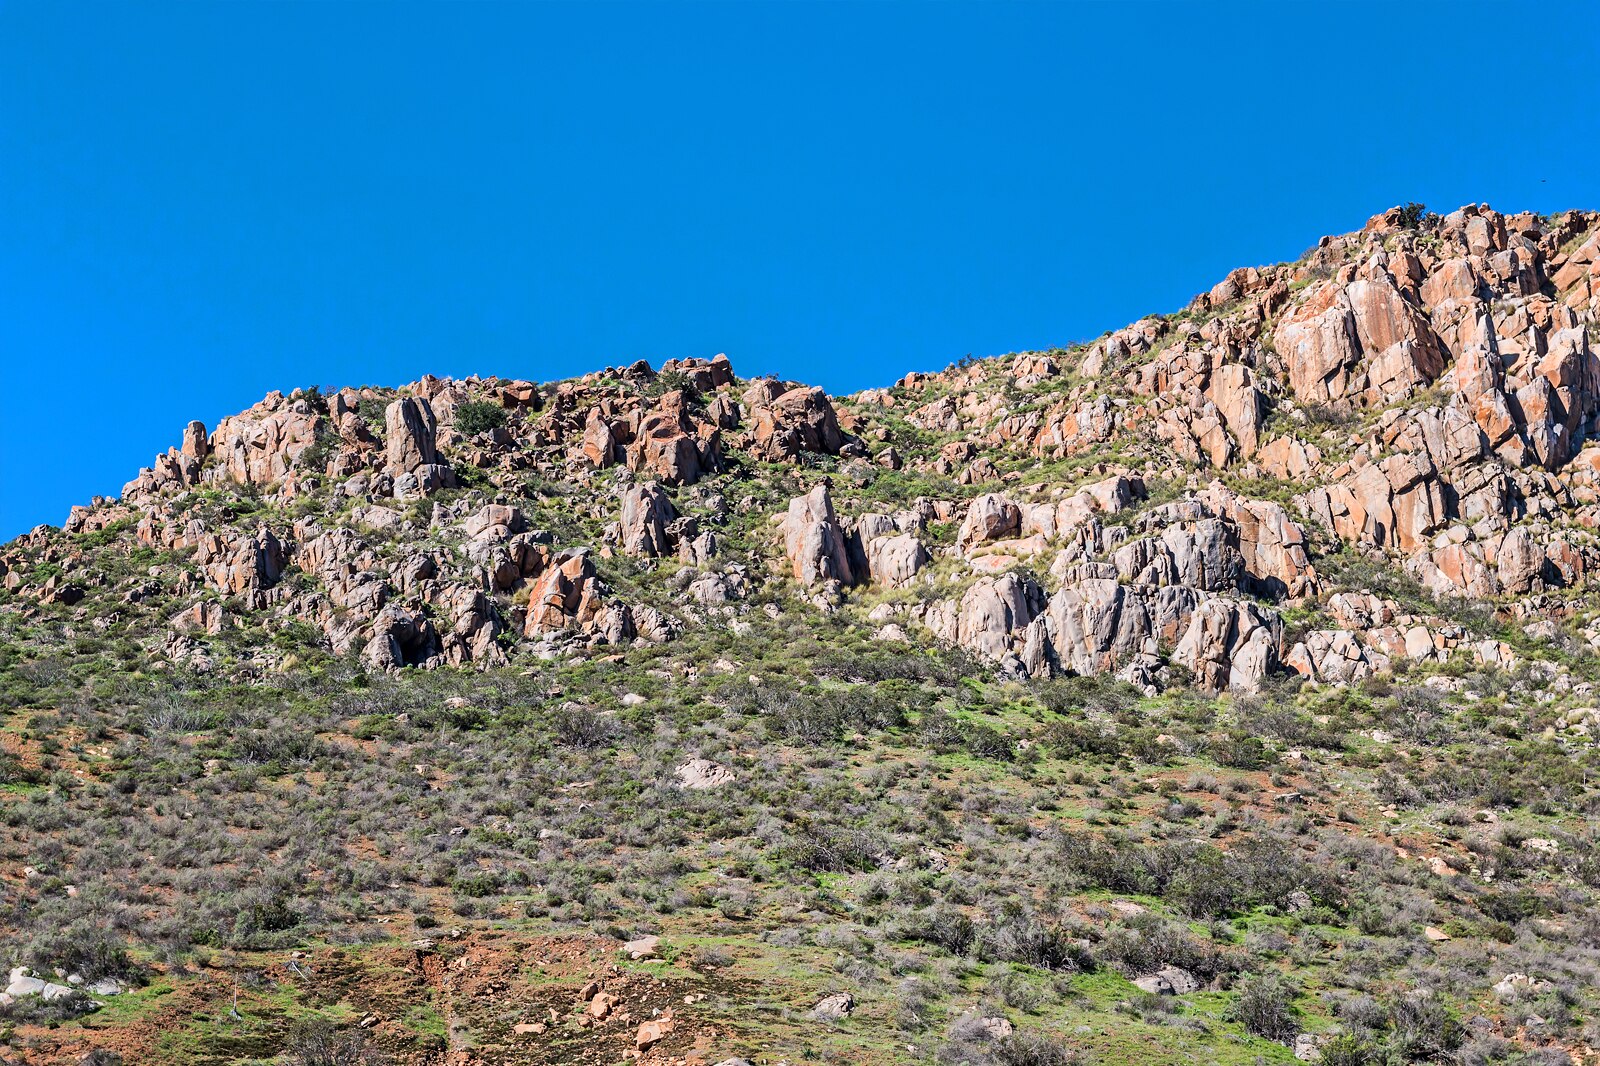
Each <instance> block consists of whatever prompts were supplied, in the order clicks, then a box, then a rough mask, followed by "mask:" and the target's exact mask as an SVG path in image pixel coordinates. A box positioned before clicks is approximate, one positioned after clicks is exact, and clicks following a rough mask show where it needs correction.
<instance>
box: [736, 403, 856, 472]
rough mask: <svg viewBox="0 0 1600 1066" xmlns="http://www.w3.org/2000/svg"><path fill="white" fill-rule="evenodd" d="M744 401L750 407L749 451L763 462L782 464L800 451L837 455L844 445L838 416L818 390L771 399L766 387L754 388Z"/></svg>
mask: <svg viewBox="0 0 1600 1066" xmlns="http://www.w3.org/2000/svg"><path fill="white" fill-rule="evenodd" d="M745 402H746V404H748V405H750V407H751V412H750V420H751V432H750V450H751V451H753V452H755V453H756V454H757V455H759V456H761V457H762V458H764V459H768V460H770V461H773V462H782V461H785V460H791V459H794V458H796V457H797V456H799V455H800V454H801V453H802V452H816V453H820V454H823V455H838V454H839V449H840V448H842V447H843V446H844V434H843V433H842V432H841V431H840V429H839V419H838V415H837V414H836V413H835V412H834V409H833V404H832V403H831V402H830V401H829V400H828V395H827V393H825V392H823V391H822V390H821V389H819V388H815V387H813V388H797V389H789V390H788V391H786V392H783V393H781V394H779V395H777V396H773V395H772V390H771V387H770V386H769V387H765V388H763V387H762V386H759V385H758V386H757V388H756V389H752V390H751V391H750V392H747V393H745Z"/></svg>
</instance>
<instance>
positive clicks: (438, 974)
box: [0, 932, 749, 1066]
mask: <svg viewBox="0 0 1600 1066" xmlns="http://www.w3.org/2000/svg"><path fill="white" fill-rule="evenodd" d="M620 946H621V945H620V944H619V943H618V942H617V941H615V940H610V939H606V938H603V937H599V936H594V935H579V936H570V937H532V936H527V935H519V934H513V933H504V934H501V933H495V932H476V933H465V934H462V935H461V936H459V937H458V938H455V939H451V938H449V937H441V938H439V940H438V941H437V943H436V944H435V945H433V946H432V947H421V948H418V947H412V946H393V945H384V946H377V947H365V948H322V949H318V950H315V951H311V952H306V953H303V954H302V955H301V957H293V956H291V955H289V953H275V954H273V955H270V956H268V955H262V956H257V957H253V958H251V959H250V960H249V962H248V967H249V968H248V969H245V968H240V969H239V970H226V969H221V968H213V969H208V970H207V971H205V972H204V973H202V974H200V975H198V976H194V977H189V978H180V979H178V980H176V981H175V982H173V983H172V986H171V987H172V991H171V992H170V993H168V994H167V995H164V996H162V997H161V998H160V1000H159V1001H158V1003H157V1004H156V1005H155V1006H153V1007H152V1008H151V1009H150V1011H149V1012H148V1013H146V1014H145V1015H144V1016H142V1017H140V1018H139V1019H137V1020H134V1021H130V1022H128V1023H126V1024H122V1025H107V1024H105V1023H104V1022H102V1021H97V1019H96V1018H95V1016H93V1015H90V1016H88V1017H86V1018H84V1019H81V1020H80V1021H78V1022H73V1023H67V1024H64V1025H62V1026H61V1027H60V1028H58V1029H48V1028H43V1027H38V1026H23V1027H19V1029H18V1031H17V1034H16V1039H15V1040H14V1041H13V1043H12V1045H11V1048H10V1049H9V1052H10V1054H9V1057H8V1059H7V1060H0V1061H10V1062H15V1063H27V1064H30V1066H31V1064H34V1063H39V1064H46V1063H48V1064H57V1063H77V1062H78V1061H79V1060H80V1059H81V1058H82V1056H83V1055H84V1054H85V1053H86V1052H87V1051H89V1050H90V1049H91V1048H103V1049H106V1050H110V1051H115V1052H117V1053H118V1054H120V1055H122V1057H123V1059H124V1061H125V1062H127V1063H130V1064H132V1063H155V1062H167V1063H179V1062H181V1063H186V1064H194V1066H199V1064H210V1063H218V1064H220V1063H226V1062H230V1061H237V1059H239V1058H247V1057H258V1056H259V1057H270V1056H271V1055H273V1054H275V1053H277V1052H278V1051H280V1050H282V1048H283V1046H284V1040H285V1038H286V1036H287V1034H288V1032H289V1031H290V1029H291V1028H292V1026H293V1024H294V1023H295V1021H297V1020H298V1018H300V1017H302V1016H304V1015H306V1014H309V1013H311V1012H312V1011H315V1010H322V1011H328V1012H335V1013H338V1014H340V1015H343V1016H346V1017H348V1018H349V1022H348V1024H351V1025H356V1026H359V1028H361V1029H362V1031H363V1032H365V1033H366V1035H367V1038H368V1040H369V1042H370V1043H371V1044H372V1045H373V1046H375V1047H377V1048H379V1049H381V1050H382V1051H383V1052H385V1053H386V1054H387V1055H388V1056H389V1057H390V1059H391V1061H392V1062H394V1063H396V1064H404V1066H468V1064H472V1066H478V1064H480V1063H481V1064H488V1066H496V1064H507V1066H511V1064H528V1066H537V1064H550V1066H554V1064H593V1066H601V1064H612V1063H616V1062H619V1061H622V1060H623V1059H626V1058H632V1059H634V1060H636V1061H637V1062H638V1063H639V1064H640V1066H692V1064H697V1063H705V1062H715V1061H718V1060H719V1059H722V1058H725V1057H727V1056H728V1055H731V1054H732V1053H733V1045H734V1043H735V1040H736V1032H735V1029H734V1027H733V1025H732V1024H731V1023H729V1022H728V1021H726V1020H725V1018H724V1017H719V1015H723V1014H724V1012H725V1011H726V1010H727V1008H730V1007H734V1006H736V1005H737V1004H738V1003H739V1002H741V1001H743V1000H744V999H745V998H746V993H748V992H749V989H748V988H746V987H744V986H745V984H747V983H745V982H736V981H730V980H726V979H721V978H718V977H716V976H714V975H713V976H705V975H702V974H699V973H695V972H693V971H691V970H688V969H685V968H683V967H681V966H674V967H671V968H670V969H669V970H668V971H667V972H665V973H663V975H662V976H661V977H657V976H654V975H652V974H650V973H648V972H645V971H643V970H640V969H637V968H625V967H624V966H623V965H622V964H621V963H622V956H621V955H620V954H619V950H618V949H619V948H620ZM291 964H292V965H291ZM252 975H254V976H252ZM261 975H265V976H261ZM166 983H167V982H166V981H162V982H161V984H163V985H165V984H166ZM236 987H237V988H238V989H239V993H238V994H239V1010H240V1012H241V1014H242V1015H243V1016H244V1017H245V1019H246V1020H247V1021H246V1023H241V1024H239V1025H238V1026H237V1027H236V1028H237V1030H238V1031H237V1033H236V1034H234V1035H233V1036H231V1037H230V1036H228V1035H227V1034H226V1033H225V1032H222V1030H226V1029H228V1024H227V1023H226V1022H225V1021H223V1019H225V1018H226V1017H227V1016H228V1012H229V1010H230V1008H231V1006H232V1000H233V996H234V993H235V988H236ZM586 990H587V992H588V995H589V996H592V995H594V994H598V993H603V994H604V995H605V996H606V997H607V998H608V1000H609V1002H610V1005H611V1006H610V1009H609V1010H608V1011H605V1012H603V1016H602V1017H598V1018H597V1017H595V1016H594V1014H595V1013H600V1012H591V1011H590V1010H589V1003H588V997H587V996H586V995H585V992H586ZM286 998H287V999H289V1000H290V1001H291V1002H292V1003H293V1004H294V1007H292V1008H287V1009H286V1008H285V1007H284V1006H283V1003H284V1001H285V999H286ZM646 1022H656V1023H664V1024H661V1025H660V1026H659V1027H660V1028H661V1029H662V1030H664V1032H663V1033H662V1034H661V1036H660V1038H659V1039H658V1040H656V1041H655V1042H653V1043H651V1044H650V1045H649V1046H648V1047H647V1048H645V1049H644V1050H642V1051H640V1050H639V1049H638V1047H637V1036H638V1033H639V1030H640V1027H641V1025H643V1024H644V1023H646ZM183 1030H193V1031H194V1037H195V1038H194V1039H193V1040H192V1041H184V1042H183V1050H182V1051H174V1050H173V1034H174V1033H175V1032H178V1031H183Z"/></svg>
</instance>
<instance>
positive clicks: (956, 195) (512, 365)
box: [0, 0, 1600, 538]
mask: <svg viewBox="0 0 1600 1066" xmlns="http://www.w3.org/2000/svg"><path fill="white" fill-rule="evenodd" d="M1597 7H1600V5H1594V4H1581V5H1580V4H1572V5H1567V6H1558V5H1537V6H1535V5H1528V6H1526V7H1524V6H1522V5H1518V4H1512V3H1500V4H1486V5H1482V6H1477V7H1474V6H1472V5H1470V4H1463V3H1447V4H1440V5H1437V6H1420V5H1418V6H1408V5H1404V4H1400V3H1393V2H1391V3H1384V4H1382V5H1377V4H1374V5H1371V6H1362V5H1357V4H1331V3H1330V4H1322V3H1303V4H1293V3H1283V4H1271V5H1266V4H1262V5H1251V6H1238V7H1229V6H1222V5H1215V4H1210V3H1205V4H1194V5H1171V6H1167V5H1160V4H1153V3H1144V4H1141V3H1128V4H1116V3H1097V4H1086V5H1082V6H1073V5H1068V4H1064V3H1063V4H1032V5H1018V6H1009V5H1000V4H984V5H981V6H963V5H910V4H904V5H891V4H872V5H863V6H855V5H850V4H837V3H835V4H826V5H816V6H810V5H804V4H773V5H760V4H740V5H729V6H723V5H709V4H700V5H692V6H674V5H667V4H651V5H647V6H641V7H630V6H621V5H617V4H595V5H587V6H581V7H578V6H574V7H563V6H552V5H532V4H528V5H517V6H501V5H490V4H451V5H448V6H402V5H396V4H387V3H380V4H359V5H356V4H351V5H338V4H321V3H319V4H302V5H272V6H253V5H245V4H215V5H203V4H174V5H141V4H133V3H127V4H121V3H119V4H100V5H94V6H84V7H77V6H72V5H70V4H65V3H16V2H14V0H0V360H3V365H4V367H5V372H6V385H7V390H6V391H7V399H6V403H5V417H4V418H3V419H0V460H3V461H0V538H9V537H11V536H14V535H15V534H17V533H20V532H23V531H25V530H27V529H28V528H30V527H31V526H33V525H34V524H36V523H38V522H45V521H48V522H52V523H59V522H60V521H61V520H62V519H63V518H64V517H65V516H66V512H67V509H68V507H69V506H70V505H71V504H72V503H74V502H83V501H87V500H88V498H89V496H90V495H91V494H93V493H96V492H101V493H115V492H116V491H117V490H118V489H119V488H120V486H121V485H122V483H123V482H124V481H125V480H127V479H129V478H131V477H133V476H134V474H135V473H136V472H137V470H138V468H139V467H141V466H143V465H146V464H148V463H149V462H150V461H151V459H152V457H153V456H154V455H155V453H156V452H157V451H159V450H162V449H164V448H166V447H167V446H169V445H171V444H175V443H177V442H178V439H179V433H180V431H181V429H182V427H183V425H184V423H185V422H186V421H187V420H188V419H190V418H200V419H202V420H204V421H205V422H206V423H207V425H214V424H215V422H216V420H217V419H218V418H219V417H221V416H223V415H225V414H229V413H232V412H234V411H237V410H239V409H241V408H244V407H247V406H249V405H250V404H251V403H253V402H255V401H256V400H258V399H259V398H260V397H261V396H262V395H264V394H265V393H266V392H268V391H269V390H271V389H275V388H276V389H286V390H287V389H291V388H294V387H298V386H302V385H311V384H319V385H322V384H326V385H344V384H363V383H377V384H400V383H403V382H406V381H410V380H413V379H415V378H417V377H418V376H420V375H421V374H424V373H429V372H431V373H437V374H451V375H465V374H470V373H482V374H501V375H506V376H514V377H528V378H536V379H541V380H544V379H551V378H559V377H565V376H570V375H573V374H577V373H582V372H584V371H587V370H590V369H594V368H597V367H600V366H603V365H606V364H616V363H622V362H626V361H630V360H633V359H637V358H640V357H645V358H649V359H652V360H661V359H666V358H669V357H673V356H686V355H711V354H714V353H716V352H723V351H725V352H727V353H728V354H729V356H730V358H732V359H733V361H734V366H735V368H736V369H737V370H739V371H740V372H741V373H743V374H747V375H748V374H754V373H758V372H776V373H778V374H781V375H783V376H785V377H789V378H794V379H801V380H805V381H808V382H814V383H818V384H822V385H824V386H826V387H827V388H828V389H830V390H832V391H849V390H853V389H857V388H861V387H865V386H868V385H877V384H887V383H889V382H892V381H893V380H894V379H895V378H897V377H899V376H900V375H901V374H903V373H905V372H906V371H908V370H912V369H936V368H939V367H942V366H944V365H945V364H946V363H948V362H950V361H951V360H953V359H956V358H959V357H960V356H962V355H964V354H966V353H968V352H971V353H975V354H980V355H982V354H992V353H997V352H1005V351H1012V350H1018V349H1022V348H1027V347H1035V346H1045V345H1051V344H1060V343H1065V342H1068V341H1072V340H1075V339H1079V338H1084V337H1088V336H1093V335H1096V334H1098V333H1100V332H1101V331H1103V330H1105V329H1108V328H1114V327H1116V326H1120V325H1122V324H1124V323H1126V322H1128V321H1130V320H1132V319H1134V318H1136V317H1138V316H1139V315H1141V314H1144V313H1148V312H1151V311H1165V310H1175V309H1177V308H1178V307H1179V306H1181V305H1182V304H1183V303H1184V302H1185V301H1186V300H1187V299H1188V298H1189V297H1190V296H1191V295H1192V294H1193V293H1195V292H1197V291H1199V290H1200V289H1202V288H1206V287H1209V286H1210V285H1211V284H1212V283H1213V282H1215V281H1216V280H1218V279H1219V278H1220V277H1221V276H1222V274H1223V273H1224V272H1226V271H1227V270H1228V269H1230V268H1232V267H1234V266H1238V265H1246V264H1254V263H1262V262H1269V261H1276V260H1280V259H1285V258H1292V257H1294V256H1296V255H1298V254H1299V253H1300V252H1301V251H1303V250H1304V249H1305V248H1306V247H1307V246H1308V245H1310V244H1311V243H1312V242H1313V241H1314V240H1315V239H1316V238H1317V236H1318V235H1320V234H1322V233H1326V232H1339V231H1344V230H1349V229H1354V228H1357V227H1359V226H1360V225H1361V223H1362V222H1363V221H1364V220H1365V219H1366V218H1367V216H1368V215H1370V214H1372V213H1373V212H1376V211H1378V210H1381V209H1383V208H1385V207H1388V206H1390V205H1392V204H1395V203H1398V202H1402V201H1407V200H1421V201H1424V202H1426V203H1427V204H1428V205H1429V206H1430V207H1433V208H1435V209H1438V210H1449V209H1452V208H1454V207H1457V206H1459V205H1460V204H1462V203H1465V202H1469V201H1488V202H1490V203H1492V204H1494V205H1495V206H1496V207H1500V208H1502V209H1506V210H1519V209H1536V210H1556V209H1561V208H1565V207H1573V206H1579V207H1589V208H1597V207H1600V181H1597V173H1600V171H1597V166H1600V136H1597V134H1600V107H1597V104H1596V100H1597V96H1596V70H1597V69H1600V45H1597V41H1600V15H1597V13H1596V8H1597Z"/></svg>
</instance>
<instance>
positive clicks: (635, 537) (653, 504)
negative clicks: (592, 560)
mask: <svg viewBox="0 0 1600 1066" xmlns="http://www.w3.org/2000/svg"><path fill="white" fill-rule="evenodd" d="M677 517H678V510H677V508H675V507H674V506H673V505H672V500H671V499H670V498H669V497H668V496H667V494H666V493H665V492H663V491H662V490H661V487H660V486H659V485H652V484H644V485H630V486H629V487H628V489H627V490H626V491H624V492H623V494H622V518H621V521H620V523H619V525H618V531H619V534H620V539H621V541H622V550H623V551H624V552H626V553H627V554H629V555H638V556H644V557H649V558H654V557H657V556H663V555H671V554H672V552H673V546H672V540H671V537H670V536H669V535H668V527H669V526H670V525H672V523H673V521H674V520H675V519H676V518H677Z"/></svg>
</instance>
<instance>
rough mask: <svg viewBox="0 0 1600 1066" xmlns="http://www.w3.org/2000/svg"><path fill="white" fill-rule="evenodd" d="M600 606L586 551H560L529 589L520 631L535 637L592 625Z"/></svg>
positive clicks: (596, 583) (597, 587) (597, 580)
mask: <svg viewBox="0 0 1600 1066" xmlns="http://www.w3.org/2000/svg"><path fill="white" fill-rule="evenodd" d="M601 607H602V605H601V602H600V582H599V577H598V575H597V574H596V573H595V568H594V561H593V560H591V559H590V558H589V554H588V552H586V551H568V552H562V553H561V554H560V555H557V556H556V557H555V559H554V560H552V562H551V565H550V567H549V569H547V570H545V571H544V573H543V574H542V575H541V576H540V577H539V579H538V580H537V581H536V582H534V584H533V587H532V589H531V590H530V592H529V595H528V616H527V621H526V622H525V623H524V626H523V633H524V635H526V636H529V637H537V636H541V635H543V634H546V633H552V632H556V631H559V630H563V629H568V628H571V627H574V626H577V627H580V628H584V627H587V628H593V627H594V624H595V623H596V621H597V619H599V618H600V615H601ZM619 628H620V629H629V628H631V625H628V626H620V624H619Z"/></svg>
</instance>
